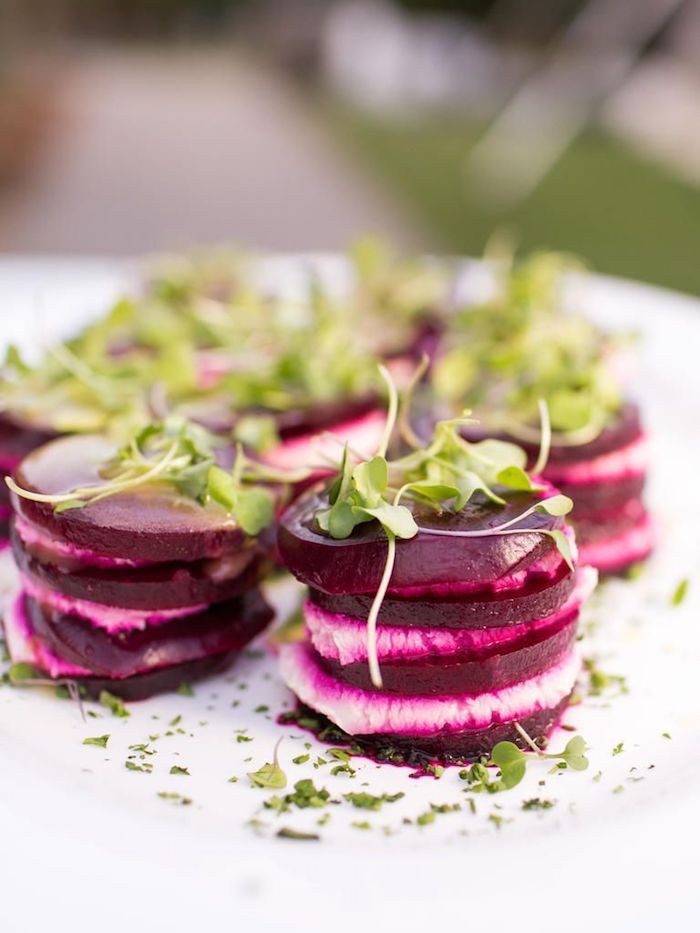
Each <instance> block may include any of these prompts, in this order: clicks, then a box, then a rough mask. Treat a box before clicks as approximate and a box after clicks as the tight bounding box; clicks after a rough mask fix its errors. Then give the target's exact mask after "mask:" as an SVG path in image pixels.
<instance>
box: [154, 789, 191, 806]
mask: <svg viewBox="0 0 700 933" xmlns="http://www.w3.org/2000/svg"><path fill="white" fill-rule="evenodd" d="M158 796H159V797H160V798H161V800H172V801H173V802H174V803H179V804H180V805H181V806H183V807H188V806H189V805H190V804H191V803H192V798H191V797H183V796H182V794H176V793H173V792H172V791H164V790H161V791H159V792H158Z"/></svg>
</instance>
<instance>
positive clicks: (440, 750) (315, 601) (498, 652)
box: [278, 421, 596, 760]
mask: <svg viewBox="0 0 700 933" xmlns="http://www.w3.org/2000/svg"><path fill="white" fill-rule="evenodd" d="M458 430H459V421H455V422H452V423H443V424H442V426H441V425H438V428H437V431H436V438H435V439H434V441H433V443H432V444H431V445H429V446H428V447H427V449H426V450H425V451H416V452H415V453H414V454H411V455H409V456H408V457H407V458H404V459H403V460H401V461H393V462H389V463H387V462H386V461H385V460H383V457H381V456H379V457H376V458H374V460H373V461H371V462H369V463H364V464H359V465H358V466H356V467H354V468H347V467H346V469H345V470H344V472H343V475H342V476H341V478H339V479H338V480H336V483H335V484H334V485H333V486H332V487H331V488H330V489H329V490H315V491H310V492H308V493H307V494H306V495H305V496H303V497H302V498H301V499H300V500H298V501H297V503H295V504H294V505H293V506H292V507H291V508H290V509H289V510H288V511H287V513H286V514H285V515H284V517H283V520H282V524H281V527H280V531H279V537H278V543H279V548H280V552H281V554H282V557H283V559H284V562H285V563H286V565H287V567H288V569H289V570H290V571H291V572H292V573H293V574H294V575H295V576H296V577H297V578H298V579H299V580H301V581H302V582H303V583H305V584H306V585H307V586H308V587H309V590H308V595H307V598H306V602H305V606H304V618H305V628H306V637H305V640H304V641H303V642H301V643H297V644H291V645H285V646H283V648H282V649H281V668H282V674H283V677H284V679H285V680H286V682H287V684H288V686H289V687H290V688H291V689H292V690H293V692H294V693H295V694H296V695H297V697H298V698H299V699H300V700H301V701H302V703H304V704H305V705H307V706H309V707H311V708H312V709H314V710H316V711H317V712H320V713H323V714H324V715H325V716H327V717H328V718H329V719H330V720H331V721H332V722H333V723H335V724H336V725H338V726H340V728H342V729H343V730H344V731H345V732H347V733H349V734H350V735H352V736H354V737H356V738H357V739H359V740H360V741H361V742H362V743H364V745H365V747H366V748H368V749H369V750H370V751H372V750H374V751H375V752H377V753H379V754H381V753H382V750H383V749H384V750H385V749H386V748H391V749H397V748H398V749H403V750H405V751H407V752H408V751H418V752H420V753H424V754H428V755H431V756H435V757H437V758H443V759H445V760H454V759H470V758H474V757H475V756H478V755H480V754H482V753H488V752H489V751H490V750H491V748H492V747H493V746H494V744H495V743H496V742H498V741H500V740H503V739H509V740H512V741H516V742H518V743H521V742H522V735H521V733H520V732H519V731H518V726H520V727H522V728H524V729H525V730H526V732H527V733H529V735H530V736H533V737H537V736H546V735H547V734H548V733H549V732H550V730H551V729H552V728H553V726H554V725H555V724H556V722H557V721H558V719H559V717H560V715H561V713H562V710H563V709H564V708H565V706H566V704H567V702H568V699H569V696H570V695H571V692H572V690H573V688H574V683H575V681H576V678H577V675H578V673H579V657H578V653H577V650H576V646H575V640H576V632H577V622H578V616H579V609H580V607H581V604H582V602H583V601H584V600H585V599H586V597H587V596H588V595H589V593H590V591H591V589H592V588H593V586H594V585H595V579H596V572H595V570H592V569H591V568H587V567H577V562H576V548H575V544H574V541H573V534H572V532H571V530H570V529H569V528H568V527H567V526H566V523H565V519H564V514H565V513H566V512H567V511H568V509H569V508H570V506H571V503H570V501H569V500H567V499H566V497H564V496H562V495H560V494H558V493H557V491H556V490H555V489H554V488H553V487H552V486H551V485H549V484H548V483H546V482H544V483H538V482H537V481H536V480H534V479H532V478H530V477H528V475H527V474H526V473H525V471H524V469H523V466H524V463H525V454H524V452H523V451H522V450H521V449H519V448H517V447H515V446H514V445H512V444H505V443H501V442H498V441H485V442H481V443H477V444H469V443H468V442H466V441H464V440H463V439H462V438H461V437H459V436H458ZM382 462H383V463H384V466H382ZM477 469H478V470H479V471H480V472H479V473H478V474H477V473H476V472H475V471H476V470H477ZM402 501H403V502H405V503H406V504H405V505H400V504H399V503H400V502H402ZM516 724H517V725H516Z"/></svg>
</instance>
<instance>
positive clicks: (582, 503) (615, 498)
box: [557, 474, 646, 520]
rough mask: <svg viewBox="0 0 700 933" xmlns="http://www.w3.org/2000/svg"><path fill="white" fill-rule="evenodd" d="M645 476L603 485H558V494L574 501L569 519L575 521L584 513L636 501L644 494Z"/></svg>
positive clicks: (608, 482)
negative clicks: (560, 493) (631, 500)
mask: <svg viewBox="0 0 700 933" xmlns="http://www.w3.org/2000/svg"><path fill="white" fill-rule="evenodd" d="M645 485H646V476H645V475H644V474H642V475H640V476H625V477H623V478H622V479H615V480H606V481H605V482H604V483H576V484H574V483H571V484H569V483H560V484H559V485H558V487H557V488H558V489H559V492H562V493H563V494H564V495H565V496H569V497H570V498H571V499H573V501H574V509H573V512H572V513H571V518H572V519H573V520H576V519H577V518H578V517H579V516H583V514H584V513H586V512H593V511H595V512H598V511H602V510H607V509H615V508H620V507H622V506H624V504H625V503H626V502H628V501H629V500H630V499H638V498H639V497H640V496H641V495H642V493H643V492H644V486H645Z"/></svg>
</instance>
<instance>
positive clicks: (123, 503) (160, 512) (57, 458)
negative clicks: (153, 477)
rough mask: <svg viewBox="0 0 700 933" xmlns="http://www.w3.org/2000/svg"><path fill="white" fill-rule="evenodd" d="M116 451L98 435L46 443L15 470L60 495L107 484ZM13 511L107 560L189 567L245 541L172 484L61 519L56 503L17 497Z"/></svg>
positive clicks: (25, 481) (214, 511)
mask: <svg viewBox="0 0 700 933" xmlns="http://www.w3.org/2000/svg"><path fill="white" fill-rule="evenodd" d="M112 453H113V447H112V445H111V444H109V442H108V441H106V440H105V439H104V438H101V437H97V436H95V435H85V436H81V437H65V438H59V439H58V440H55V441H52V442H51V443H49V444H45V445H44V446H43V447H40V448H39V449H38V450H36V451H34V452H33V453H32V454H30V455H29V456H28V457H26V458H25V459H24V460H23V461H22V463H21V464H20V465H19V467H18V468H17V470H16V471H15V479H16V481H17V483H18V484H19V485H20V486H22V487H23V488H25V489H28V490H31V491H33V492H39V493H42V494H49V495H55V494H58V493H66V492H70V490H71V489H74V488H76V487H78V486H86V485H90V484H94V483H99V482H102V481H103V480H102V479H101V477H100V475H99V472H98V470H99V467H100V465H101V464H102V463H104V462H105V460H107V459H108V458H109V457H110V456H111V455H112ZM12 502H13V505H14V508H15V509H16V510H17V511H18V512H19V513H20V514H21V515H22V516H23V517H24V518H26V519H27V520H28V521H30V522H34V523H35V524H37V525H39V526H41V527H42V528H43V529H45V530H46V531H48V532H49V534H51V535H53V536H54V537H57V538H60V539H62V540H63V541H66V542H68V543H70V544H74V545H76V546H77V547H81V548H86V549H89V550H93V551H96V552H98V553H99V554H102V555H105V556H107V557H129V558H132V559H134V560H145V561H156V562H158V561H190V560H202V559H203V558H207V557H219V556H221V555H223V554H229V553H233V552H235V551H236V550H238V549H239V548H240V547H241V546H242V545H243V542H244V540H245V539H246V536H245V535H244V534H243V532H242V531H241V529H240V528H239V527H238V525H237V524H236V523H235V521H233V519H231V518H228V517H227V516H226V515H225V514H224V512H223V511H221V510H220V509H218V508H216V507H213V506H212V507H211V508H204V507H203V506H200V505H198V504H197V503H196V502H194V501H192V500H189V499H184V498H183V497H181V496H178V495H177V493H176V491H175V490H174V489H173V488H172V487H169V486H167V485H165V484H162V485H160V486H156V485H150V484H149V486H148V487H145V486H144V487H142V488H137V489H134V490H132V491H129V492H125V493H120V494H118V495H114V496H110V497H108V498H106V499H101V500H99V501H98V502H93V503H90V504H88V505H86V506H84V507H83V508H80V509H70V510H67V511H65V512H58V513H56V512H55V511H54V509H53V508H52V506H51V505H47V504H46V503H40V502H34V501H32V500H30V499H25V498H23V497H21V496H17V495H15V494H13V496H12Z"/></svg>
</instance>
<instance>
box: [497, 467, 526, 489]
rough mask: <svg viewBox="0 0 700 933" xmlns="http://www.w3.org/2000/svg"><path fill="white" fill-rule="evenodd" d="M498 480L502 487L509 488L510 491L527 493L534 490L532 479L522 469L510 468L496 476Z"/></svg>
mask: <svg viewBox="0 0 700 933" xmlns="http://www.w3.org/2000/svg"><path fill="white" fill-rule="evenodd" d="M496 480H497V482H499V483H500V484H501V485H502V486H508V488H509V489H517V490H523V491H525V492H529V491H530V490H531V489H532V483H531V482H530V477H529V476H528V475H527V473H526V472H525V470H523V469H522V467H518V466H508V467H506V468H505V469H504V470H501V471H500V472H499V473H497V474H496Z"/></svg>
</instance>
